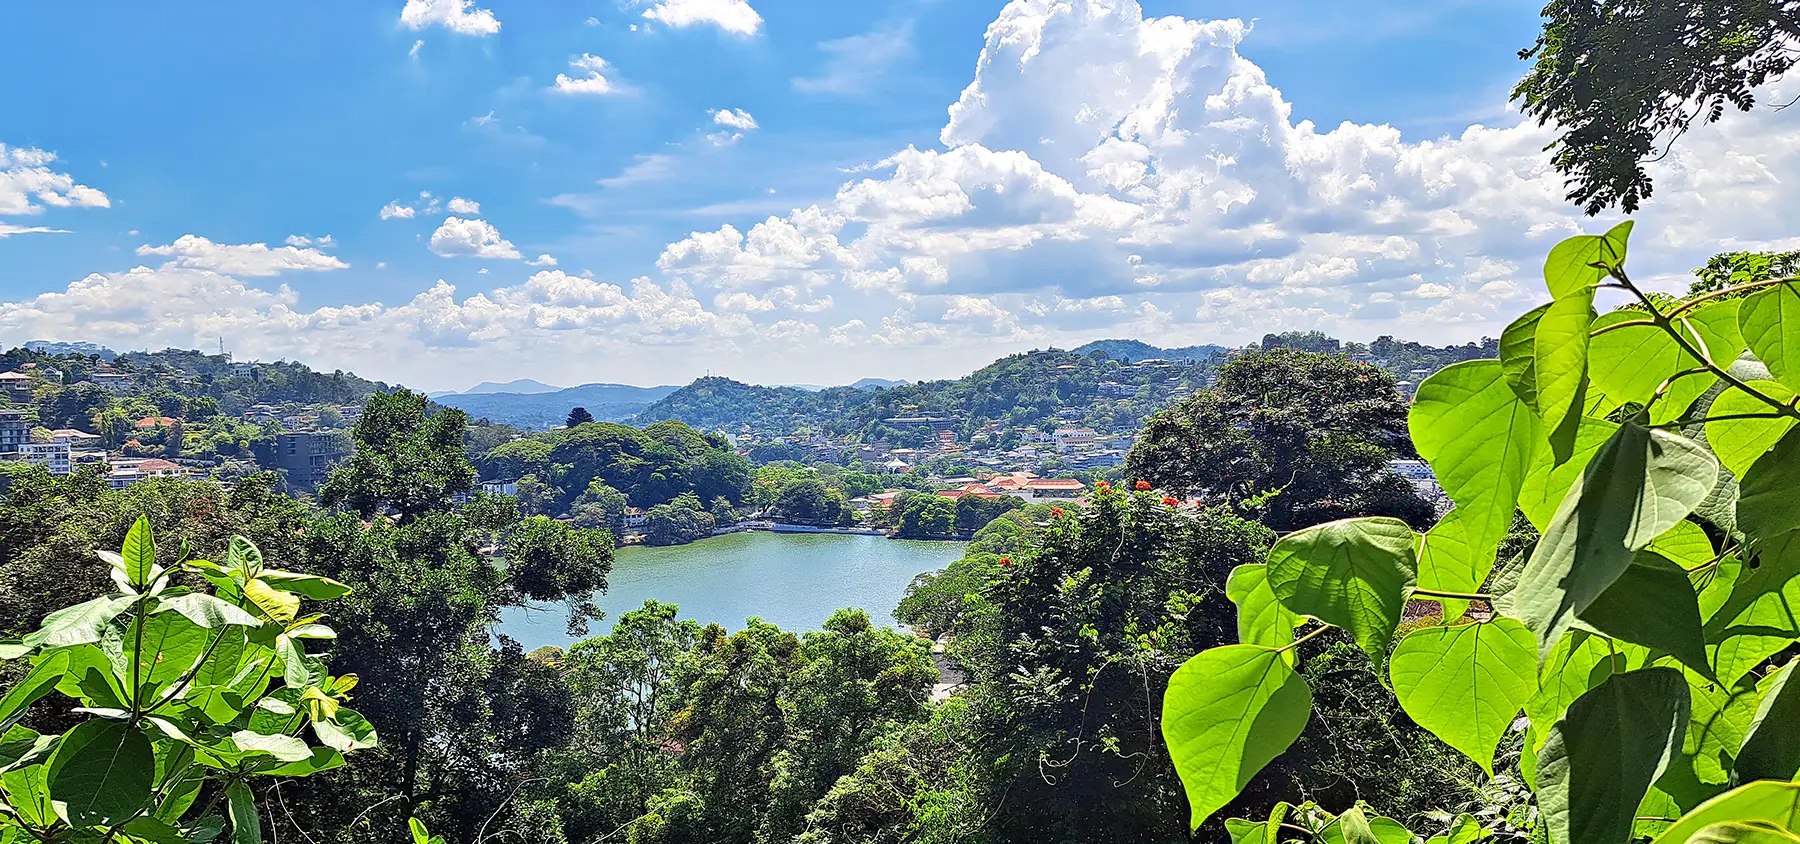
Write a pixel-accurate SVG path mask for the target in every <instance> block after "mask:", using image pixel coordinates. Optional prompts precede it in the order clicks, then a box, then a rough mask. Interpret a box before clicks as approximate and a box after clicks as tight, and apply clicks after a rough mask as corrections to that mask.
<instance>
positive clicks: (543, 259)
mask: <svg viewBox="0 0 1800 844" xmlns="http://www.w3.org/2000/svg"><path fill="white" fill-rule="evenodd" d="M525 263H527V264H530V265H531V266H534V267H554V266H556V259H555V258H552V257H550V256H549V255H539V256H537V257H536V258H533V259H531V260H529V261H526V262H525Z"/></svg>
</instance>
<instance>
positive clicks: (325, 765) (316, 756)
mask: <svg viewBox="0 0 1800 844" xmlns="http://www.w3.org/2000/svg"><path fill="white" fill-rule="evenodd" d="M342 767H344V754H342V753H339V752H338V751H337V750H335V749H333V748H330V747H315V748H312V750H311V755H309V756H307V758H305V759H302V760H300V761H298V762H289V763H287V764H285V765H278V766H276V767H273V768H269V769H266V770H258V771H257V772H256V773H257V774H258V775H261V776H270V777H305V776H311V775H313V774H317V773H320V772H322V771H330V770H335V769H337V768H342Z"/></svg>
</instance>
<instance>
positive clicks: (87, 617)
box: [0, 517, 376, 844]
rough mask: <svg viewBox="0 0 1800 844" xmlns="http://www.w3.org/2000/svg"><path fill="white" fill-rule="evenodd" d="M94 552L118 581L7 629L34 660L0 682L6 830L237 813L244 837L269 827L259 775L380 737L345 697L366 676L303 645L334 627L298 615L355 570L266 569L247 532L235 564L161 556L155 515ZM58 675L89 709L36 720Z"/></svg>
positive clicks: (201, 838) (143, 828)
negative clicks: (17, 678) (32, 626)
mask: <svg viewBox="0 0 1800 844" xmlns="http://www.w3.org/2000/svg"><path fill="white" fill-rule="evenodd" d="M97 553H99V555H100V557H101V558H102V559H104V560H105V561H106V563H107V564H110V567H111V577H112V583H113V586H114V589H113V590H112V591H110V592H108V593H107V594H105V595H102V596H100V597H98V598H94V599H92V600H90V601H86V602H84V603H80V604H76V605H74V606H70V607H66V608H64V609H61V610H58V611H56V612H54V613H51V614H50V615H49V616H47V617H45V619H44V621H43V625H42V626H40V627H39V628H38V629H37V630H36V631H35V632H33V633H31V634H30V635H28V636H26V637H24V638H23V639H22V640H19V641H16V642H0V658H4V659H7V660H20V661H28V662H29V664H30V670H29V671H28V672H27V673H26V674H25V677H24V679H23V681H21V682H20V683H19V684H18V685H16V686H14V687H13V688H12V690H11V691H9V692H8V693H7V694H6V695H5V697H3V698H0V792H3V793H4V794H5V798H6V799H5V801H4V802H0V840H3V841H6V842H9V843H10V842H15V841H39V842H86V841H95V842H121V844H123V842H206V841H212V840H214V839H216V838H217V837H218V836H219V835H220V834H221V832H222V831H223V830H224V829H225V827H226V826H227V824H229V826H230V829H231V840H233V841H234V842H258V841H261V840H262V826H261V819H260V815H259V813H258V810H257V806H256V798H255V795H254V792H253V791H252V787H251V783H252V782H254V781H256V780H257V779H258V778H268V777H302V776H307V775H310V774H315V773H319V772H322V771H328V770H331V769H333V768H337V767H339V766H342V765H343V764H344V755H345V754H347V753H351V752H353V751H356V750H361V749H364V748H369V747H373V746H375V743H376V736H375V730H374V728H373V727H371V726H370V725H369V722H368V721H367V720H365V719H364V718H363V717H362V716H361V715H360V714H358V713H357V712H356V711H354V710H352V709H350V708H349V707H348V706H345V705H344V702H345V701H346V700H348V699H349V692H350V690H351V689H353V688H354V687H355V686H356V676H355V675H353V674H351V675H343V676H338V677H333V676H332V675H331V674H330V673H329V672H328V671H327V670H326V667H325V663H324V661H323V660H322V659H321V658H320V657H319V656H317V655H314V654H309V653H307V651H306V642H308V641H314V640H329V639H332V638H335V636H336V633H335V632H334V631H333V630H332V629H331V628H330V627H327V626H325V625H324V624H321V623H320V621H319V619H320V616H318V615H301V611H300V607H301V601H302V599H312V600H329V599H333V598H340V597H343V596H344V595H347V594H349V592H350V590H349V588H348V587H346V586H344V585H343V584H341V583H338V582H337V581H334V580H331V579H329V578H325V577H319V576H315V575H306V574H298V573H295V572H288V571H278V570H275V569H271V568H266V567H265V566H264V565H263V560H262V554H261V552H260V551H259V550H258V549H257V547H256V546H255V545H254V544H252V543H251V542H250V541H249V540H247V539H244V538H242V537H237V538H234V539H233V540H232V541H231V544H230V552H229V554H228V555H227V557H226V560H225V562H224V563H223V564H220V563H215V562H211V561H208V560H202V559H195V558H191V557H189V556H188V555H187V554H186V553H185V549H184V550H183V551H182V552H180V553H177V554H173V555H171V554H167V553H165V554H162V555H161V558H162V560H163V561H164V562H166V563H167V565H163V564H159V563H158V556H159V555H158V552H157V548H156V545H155V541H154V539H153V537H152V533H151V529H150V523H149V520H148V519H145V518H142V517H140V518H139V519H138V520H137V522H136V523H135V524H134V525H133V526H132V528H131V530H130V532H129V533H127V534H126V536H125V541H124V544H123V547H122V549H121V551H120V552H119V553H117V554H114V553H110V552H97ZM171 557H172V559H171ZM207 586H210V587H211V589H210V591H209V590H208V589H207V588H206V587H207ZM277 681H279V684H278V685H277ZM52 692H55V693H58V694H60V695H62V696H64V697H67V698H72V699H74V700H75V701H76V702H77V704H78V705H77V707H76V708H74V709H73V710H72V711H71V714H72V715H73V716H76V720H77V723H74V724H73V725H72V726H69V727H68V729H66V730H63V731H62V732H60V733H57V732H49V733H40V732H38V731H37V730H34V729H31V728H30V727H27V726H25V725H24V724H23V723H22V722H23V721H24V720H25V718H26V717H27V716H28V715H30V714H31V713H32V712H33V711H39V712H46V713H47V711H46V710H41V709H40V710H33V708H32V705H33V704H34V703H37V702H38V701H39V700H41V699H43V698H45V697H46V696H48V695H50V694H51V693H52ZM307 734H310V735H311V736H312V741H310V742H309V741H307V740H306V738H304V736H305V735H307Z"/></svg>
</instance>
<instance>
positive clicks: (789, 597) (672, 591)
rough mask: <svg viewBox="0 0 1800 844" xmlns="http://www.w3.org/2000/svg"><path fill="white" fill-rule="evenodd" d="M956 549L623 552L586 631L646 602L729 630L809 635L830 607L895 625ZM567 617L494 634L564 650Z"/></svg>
mask: <svg viewBox="0 0 1800 844" xmlns="http://www.w3.org/2000/svg"><path fill="white" fill-rule="evenodd" d="M962 553H963V543H960V542H918V541H910V540H899V539H888V538H886V537H881V536H841V535H832V534H776V533H763V532H760V531H757V532H750V533H732V534H726V535H724V536H715V537H712V538H710V539H703V540H701V541H699V542H695V543H693V544H690V545H676V546H671V547H666V548H643V547H637V546H631V547H626V548H621V549H619V551H618V552H617V556H616V559H615V560H614V562H613V569H612V575H611V576H610V577H608V578H607V581H608V587H607V590H606V593H605V594H603V595H601V596H599V598H598V600H597V601H596V602H597V603H598V604H599V605H600V608H601V609H602V610H605V612H606V618H605V619H604V620H602V621H600V622H599V623H598V624H594V625H590V628H589V633H590V634H591V635H599V634H602V633H605V632H607V631H610V630H611V629H612V625H613V621H614V620H615V619H617V618H618V617H619V615H620V614H621V613H624V612H628V611H630V610H634V609H637V608H638V607H641V606H643V605H644V602H645V601H646V600H649V599H652V598H654V599H656V600H658V601H662V602H664V603H670V604H679V605H680V606H681V617H682V618H692V619H695V620H697V621H699V622H701V623H702V624H705V623H707V622H715V621H716V622H718V623H720V624H723V625H725V626H726V627H728V628H730V629H733V630H736V629H738V628H741V627H743V626H744V619H746V618H749V617H751V616H759V617H761V618H762V620H764V621H767V622H770V623H771V624H777V625H780V626H781V627H783V628H785V629H788V630H797V631H798V630H816V629H818V627H819V625H821V624H823V623H824V622H825V619H827V618H830V617H831V613H832V611H834V610H837V609H840V608H843V607H858V608H861V609H864V610H867V611H868V613H869V617H870V618H871V619H873V620H874V622H875V623H876V624H878V625H889V626H896V625H897V623H896V622H895V621H894V616H893V612H894V606H895V605H896V604H898V603H900V599H901V598H902V597H903V596H904V595H905V594H906V584H908V583H910V582H912V579H913V578H914V577H916V576H918V575H919V574H920V573H921V572H927V571H932V570H934V569H940V568H943V567H944V566H945V565H947V564H949V563H950V562H951V561H953V560H955V559H957V558H959V557H961V556H962ZM567 625H568V612H567V610H565V609H564V608H563V607H562V606H561V605H560V604H558V605H549V606H544V607H541V608H537V609H530V610H520V609H513V610H508V611H507V612H506V613H505V615H503V616H502V618H501V621H500V628H499V632H501V633H504V634H506V635H508V636H511V637H513V638H514V639H517V640H519V642H520V643H521V644H523V645H524V646H525V650H526V651H530V650H531V649H533V648H536V647H539V646H541V645H556V646H558V647H563V646H567V645H569V644H570V643H572V642H574V641H575V639H574V638H573V637H571V636H569V635H568V630H567Z"/></svg>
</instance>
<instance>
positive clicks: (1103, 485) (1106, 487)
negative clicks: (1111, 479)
mask: <svg viewBox="0 0 1800 844" xmlns="http://www.w3.org/2000/svg"><path fill="white" fill-rule="evenodd" d="M1094 488H1095V489H1097V490H1100V491H1101V492H1105V491H1107V490H1109V489H1112V484H1109V483H1107V482H1105V481H1101V482H1099V483H1097V484H1094Z"/></svg>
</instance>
